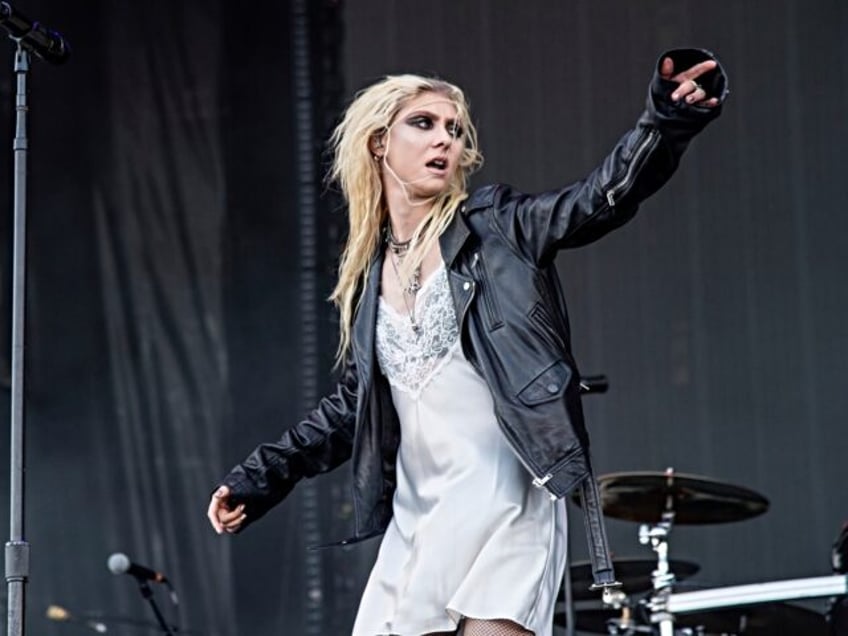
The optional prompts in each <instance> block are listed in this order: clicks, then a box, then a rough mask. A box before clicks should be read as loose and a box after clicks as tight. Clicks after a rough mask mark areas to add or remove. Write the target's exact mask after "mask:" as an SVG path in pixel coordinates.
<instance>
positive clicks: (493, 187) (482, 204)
mask: <svg viewBox="0 0 848 636" xmlns="http://www.w3.org/2000/svg"><path fill="white" fill-rule="evenodd" d="M523 196H525V195H524V194H523V193H521V192H518V191H517V190H516V189H515V188H513V187H512V186H511V185H507V184H505V183H491V184H488V185H484V186H482V187H480V188H477V189H476V190H474V191H473V192H472V193H471V194H470V195H469V197H468V198H467V199H466V200H465V203H463V204H462V210H463V212H465V213H466V214H471V213H472V212H476V211H482V210H486V209H492V208H495V207H498V208H501V207H503V206H507V205H509V203H510V202H514V201H516V200H518V199H520V198H521V197H523Z"/></svg>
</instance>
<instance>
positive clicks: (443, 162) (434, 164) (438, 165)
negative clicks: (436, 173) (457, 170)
mask: <svg viewBox="0 0 848 636" xmlns="http://www.w3.org/2000/svg"><path fill="white" fill-rule="evenodd" d="M426 165H427V167H428V168H433V169H435V170H447V168H448V160H447V159H443V158H441V157H440V158H438V159H432V160H431V161H428V162H427V164H426Z"/></svg>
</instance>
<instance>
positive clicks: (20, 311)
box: [6, 40, 30, 636]
mask: <svg viewBox="0 0 848 636" xmlns="http://www.w3.org/2000/svg"><path fill="white" fill-rule="evenodd" d="M17 45H18V48H17V51H16V53H15V67H14V68H15V76H16V77H17V95H16V101H15V105H16V125H15V140H14V144H13V146H12V147H13V150H14V159H15V163H14V170H15V172H14V194H13V200H14V203H13V207H14V221H13V223H14V232H13V234H14V239H13V247H12V249H13V264H12V401H11V414H10V415H11V422H10V424H11V426H10V428H11V458H10V459H11V463H10V473H11V474H10V497H9V541H8V542H7V543H6V583H7V588H8V610H7V628H8V631H7V634H8V635H9V636H20V635H21V634H23V633H24V604H25V584H26V582H27V579H28V578H29V543H27V542H26V541H24V538H23V537H24V321H25V316H26V313H25V311H24V309H25V301H26V293H25V292H26V177H27V148H28V141H27V134H26V133H27V72H28V71H29V62H30V56H29V53H28V52H27V51H26V49H24V47H23V46H22V45H21V42H20V40H18V41H17Z"/></svg>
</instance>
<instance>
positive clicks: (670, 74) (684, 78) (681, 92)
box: [660, 57, 718, 108]
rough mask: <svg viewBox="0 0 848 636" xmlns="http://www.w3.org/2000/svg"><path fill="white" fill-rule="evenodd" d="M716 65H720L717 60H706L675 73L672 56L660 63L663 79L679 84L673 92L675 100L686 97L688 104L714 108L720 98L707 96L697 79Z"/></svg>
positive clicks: (672, 95)
mask: <svg viewBox="0 0 848 636" xmlns="http://www.w3.org/2000/svg"><path fill="white" fill-rule="evenodd" d="M716 66H718V63H717V62H716V61H715V60H706V61H704V62H700V63H698V64H695V66H692V67H691V68H688V69H686V70H685V71H681V72H680V73H677V74H676V75H675V74H674V61H673V60H672V59H671V58H670V57H666V58H664V59H663V61H662V64H661V65H660V75H661V76H662V78H663V79H667V80H671V81H672V82H677V84H678V86H677V88H676V89H674V92H673V93H672V94H671V99H672V100H673V101H675V102H676V101H679V100H681V99H684V100H686V103H687V104H695V105H697V106H705V107H707V108H713V107H714V106H718V98H717V97H707V92H706V91H705V90H704V88H703V86H701V85H700V84H699V83H698V81H697V80H698V78H699V77H701V75H703V74H704V73H708V72H709V71H711V70H713V69H714V68H715V67H716Z"/></svg>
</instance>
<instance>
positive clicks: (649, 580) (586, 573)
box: [560, 557, 701, 601]
mask: <svg viewBox="0 0 848 636" xmlns="http://www.w3.org/2000/svg"><path fill="white" fill-rule="evenodd" d="M612 563H613V567H614V568H615V577H616V578H617V579H618V580H619V581H621V587H620V588H618V590H619V591H620V592H623V593H625V594H628V595H631V596H633V595H634V594H640V593H642V592H648V591H650V590H652V589H653V572H654V570H655V569H656V565H657V563H656V561H655V560H652V559H642V558H639V557H618V558H615V559H613V562H612ZM668 567H669V569H670V570H671V571H672V572H674V575H675V580H677V581H682V580H684V579H688V578H689V577H691V576H694V575H695V574H697V573H698V571H699V570H700V569H701V568H700V566H699V565H698V564H697V563H693V562H692V561H683V560H679V559H669V561H668ZM569 575H570V577H571V588H572V590H571V596H572V599H573V600H574V601H596V600H597V599H598V592H597V590H592V589H590V586H591V585H592V564H591V562H590V561H580V562H577V563H575V564H574V565H572V566H571V568H569ZM562 597H563V591H562V590H561V591H560V598H561V599H562Z"/></svg>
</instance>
